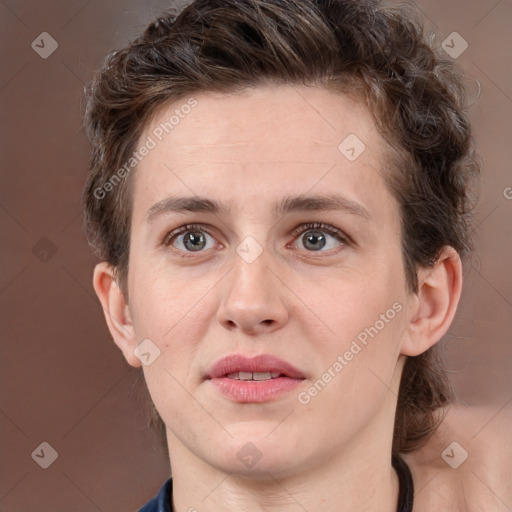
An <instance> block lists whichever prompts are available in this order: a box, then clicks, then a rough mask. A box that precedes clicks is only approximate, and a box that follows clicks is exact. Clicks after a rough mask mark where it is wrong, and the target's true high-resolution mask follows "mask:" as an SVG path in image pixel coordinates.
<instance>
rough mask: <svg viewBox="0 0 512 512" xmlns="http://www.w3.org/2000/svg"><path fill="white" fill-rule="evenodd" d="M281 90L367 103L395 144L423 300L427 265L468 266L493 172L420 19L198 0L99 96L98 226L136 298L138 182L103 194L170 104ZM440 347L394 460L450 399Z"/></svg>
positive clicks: (121, 59) (401, 408) (280, 0)
mask: <svg viewBox="0 0 512 512" xmlns="http://www.w3.org/2000/svg"><path fill="white" fill-rule="evenodd" d="M272 84H298V85H315V86H323V87H325V88H328V89H329V90H332V91H338V92H342V93H347V94H354V95H356V96H357V97H358V98H359V99H360V100H361V101H363V102H364V103H365V104H366V105H367V107H368V109H369V111H370V112H371V113H372V114H373V116H374V118H375V122H376V124H377V127H378V129H379V131H380V133H381V135H382V136H383V137H384V138H385V139H386V140H387V141H388V142H389V143H390V146H391V147H392V148H394V156H393V157H392V158H391V159H390V163H389V164H388V167H390V168H391V169H390V170H389V172H387V173H386V175H385V176H386V179H387V184H388V186H389V188H390V190H391V191H392V193H393V194H394V196H395V197H396V199H397V201H398V203H399V205H400V208H401V217H402V233H401V236H402V246H403V255H404V267H405V274H406V277H407V283H408V284H409V287H410V290H411V291H417V287H418V282H417V270H418V268H420V267H429V266H431V265H433V264H434V263H435V262H436V260H437V258H438V257H439V254H440V252H441V250H442V249H443V248H444V247H445V246H451V247H453V248H454V249H455V250H456V251H457V252H458V253H459V254H460V256H461V257H462V259H463V261H464V259H465V258H466V256H467V255H468V254H469V252H470V249H471V240H470V228H469V213H470V210H471V207H472V204H473V199H474V194H472V190H473V189H472V187H471V186H470V185H471V183H472V182H473V178H474V177H476V175H477V174H478V169H479V166H478V163H477V162H478V161H477V157H476V156H475V153H474V150H473V144H472V136H471V130H470V125H469V122H468V119H467V116H466V115H465V113H464V109H465V102H466V97H467V96H466V92H465V87H464V81H463V78H462V75H461V73H460V72H459V71H458V68H457V67H456V66H454V64H453V62H451V61H450V59H448V58H447V57H444V56H442V55H441V51H438V50H436V49H434V48H433V45H431V44H430V43H429V42H428V41H426V39H425V37H424V34H423V28H422V26H421V23H420V22H418V21H417V20H416V19H415V17H413V16H411V15H410V14H409V13H406V14H404V13H403V11H401V10H398V9H392V8H389V7H386V8H384V7H382V6H380V5H379V3H378V2H375V1H371V0H196V1H194V2H193V3H192V4H190V5H188V6H187V7H186V8H184V9H183V10H182V11H181V12H173V13H168V14H165V15H163V16H161V17H159V18H158V19H157V20H155V21H154V22H153V23H151V24H150V25H149V26H148V27H147V28H146V30H145V32H144V34H143V35H141V36H140V37H138V38H137V39H136V40H135V41H134V42H133V43H131V44H130V45H128V46H127V47H125V48H123V49H121V50H119V51H116V52H113V53H111V54H110V55H109V56H108V57H107V58H106V60H105V62H104V64H103V67H102V69H101V70H100V71H99V72H98V73H97V75H96V77H95V79H94V80H93V82H92V83H91V85H90V87H89V89H88V101H87V109H86V120H85V128H86V132H87V135H88V137H89V139H90V141H91V144H92V161H91V170H90V173H89V176H88V180H87V184H86V186H85V190H84V211H85V224H86V229H87V232H88V235H89V239H90V242H91V244H92V245H93V246H94V247H96V249H97V251H98V253H99V256H100V257H101V258H102V259H103V260H105V261H107V262H109V263H110V264H111V265H112V266H113V267H114V268H115V269H116V271H117V272H118V274H119V279H120V283H121V286H123V290H124V292H125V293H126V294H127V290H126V287H125V283H126V276H127V272H128V255H129V244H130V239H129V234H130V221H131V191H130V183H131V181H132V179H130V176H128V177H127V178H126V179H123V180H121V181H120V183H118V184H115V186H113V187H108V189H109V193H106V194H104V193H103V192H104V191H105V190H106V188H105V186H106V183H107V182H109V180H111V179H112V175H113V173H114V171H115V170H116V169H120V168H121V167H122V166H123V164H124V163H125V162H126V161H128V159H129V158H130V157H131V156H132V154H133V152H134V149H135V147H136V144H137V142H138V140H139V138H140V135H141V133H142V130H143V129H144V128H145V127H146V126H147V125H148V122H149V121H150V119H151V118H152V116H154V115H155V113H156V112H157V110H158V109H159V108H161V107H163V106H164V105H165V104H168V103H170V102H176V101H178V100H184V99H186V98H187V97H190V96H191V95H193V94H197V93H200V92H202V91H216V92H221V93H230V92H231V93H233V92H237V91H241V90H244V89H246V88H251V87H258V86H262V85H272ZM110 189H112V190H111V191H110ZM98 190H100V191H103V192H102V193H98ZM98 196H104V197H98ZM438 350H439V349H438V346H437V345H435V346H434V347H432V348H430V349H429V350H427V351H426V352H425V353H423V354H421V355H419V356H417V357H409V358H408V359H407V361H406V364H405V367H404V371H403V374H402V380H401V383H400V392H399V397H398V404H397V411H396V419H395V430H394V439H393V452H394V453H397V452H407V451H411V450H414V449H416V448H418V447H420V446H421V445H422V444H423V443H425V441H426V440H427V439H428V437H429V436H430V435H431V434H432V433H433V432H434V431H435V429H436V427H437V425H438V424H439V423H440V421H441V419H442V418H441V417H439V415H438V414H437V413H438V412H440V411H441V409H442V406H444V405H447V404H448V403H449V402H450V399H451V394H452V391H451V387H450V385H449V382H448V380H447V378H446V375H445V372H444V371H443V368H442V365H441V361H440V357H439V354H438ZM153 413H154V421H155V423H156V426H157V428H158V429H159V430H160V432H162V433H164V432H165V429H164V425H163V422H162V420H161V419H160V417H159V416H158V413H157V412H156V411H155V410H154V408H153ZM164 444H165V441H164Z"/></svg>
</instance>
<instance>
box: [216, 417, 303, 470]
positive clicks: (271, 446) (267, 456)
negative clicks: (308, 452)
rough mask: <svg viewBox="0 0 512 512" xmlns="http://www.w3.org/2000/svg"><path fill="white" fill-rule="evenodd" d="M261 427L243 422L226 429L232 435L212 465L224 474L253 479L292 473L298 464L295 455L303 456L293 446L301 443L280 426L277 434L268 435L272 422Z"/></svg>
mask: <svg viewBox="0 0 512 512" xmlns="http://www.w3.org/2000/svg"><path fill="white" fill-rule="evenodd" d="M264 427H265V428H261V424H260V425H258V426H256V425H253V426H249V425H248V424H247V423H245V424H243V425H237V429H236V431H235V430H234V429H232V428H228V430H229V431H230V432H231V433H232V434H233V438H231V439H230V441H229V444H228V445H227V446H224V447H223V449H222V450H221V451H220V452H219V453H217V456H218V457H216V459H217V460H216V461H215V462H214V463H213V464H212V465H214V466H216V467H217V468H218V469H220V470H221V471H223V472H225V473H232V474H233V475H238V476H239V477H241V478H251V479H256V480H269V479H272V477H274V478H277V477H278V476H286V475H288V474H291V473H293V472H294V470H296V468H297V465H298V464H299V460H298V454H299V453H300V455H301V458H303V457H304V455H305V454H304V451H303V450H301V451H300V452H299V451H298V449H297V447H298V446H301V445H302V446H304V443H301V442H299V440H296V439H293V438H292V437H291V436H290V435H289V433H288V432H286V431H285V430H284V429H283V430H282V435H280V436H279V435H278V434H277V431H276V432H274V433H273V434H272V435H271V436H269V433H270V432H272V429H275V428H276V425H275V424H273V425H272V427H270V428H269V424H268V423H267V422H265V424H264ZM298 452H299V453H298ZM212 462H213V461H212Z"/></svg>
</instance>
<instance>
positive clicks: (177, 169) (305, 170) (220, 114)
mask: <svg viewBox="0 0 512 512" xmlns="http://www.w3.org/2000/svg"><path fill="white" fill-rule="evenodd" d="M149 140H151V141H152V142H151V146H153V148H152V149H151V150H150V151H149V152H148V154H147V156H145V157H144V158H143V159H142V160H141V162H140V163H139V164H138V166H137V169H136V173H135V201H134V209H136V208H137V207H138V206H142V205H141V203H144V206H146V207H147V208H149V207H150V206H151V204H153V203H155V202H157V201H160V200H162V199H165V197H167V196H170V195H181V196H183V195H188V196H190V195H200V196H212V198H213V199H217V198H220V197H224V198H227V197H228V196H229V197H230V198H231V206H232V207H233V211H236V209H237V208H240V207H242V206H244V207H248V206H249V204H250V203H251V202H252V203H254V202H257V203H258V204H261V203H262V199H264V198H268V199H269V200H270V199H271V198H273V199H274V200H273V201H270V202H271V203H273V204H275V202H276V201H275V199H277V198H278V196H283V195H290V194H304V193H305V192H306V191H307V190H310V189H311V190H312V191H313V189H314V192H315V193H323V194H325V193H327V192H333V188H334V187H336V188H338V189H340V188H341V189H343V190H341V191H342V192H345V194H346V195H347V196H349V197H352V198H354V197H356V196H357V197H359V199H362V200H366V201H368V202H370V203H371V202H372V201H375V199H376V197H377V196H379V195H380V196H387V195H388V192H387V189H386V187H385V184H384V181H383V179H382V176H381V170H382V168H383V163H384V161H385V159H386V155H387V154H388V152H389V151H388V150H389V148H388V146H387V144H386V142H385V141H384V140H383V139H382V137H381V136H380V135H379V133H378V130H377V129H376V128H375V127H374V122H373V118H372V116H371V114H370V113H369V112H368V110H367V109H366V107H365V106H364V105H363V104H362V103H361V102H359V101H357V100H356V99H354V98H352V97H350V96H347V95H345V94H342V93H336V92H332V91H328V90H326V89H324V88H317V87H305V86H290V85H283V86H272V87H262V88H256V89H249V90H246V91H244V92H243V93H237V94H221V93H213V92H203V93H200V94H197V95H195V96H193V97H192V98H185V99H182V100H179V101H176V102H173V103H172V104H169V105H166V106H165V107H162V108H160V109H159V110H158V111H157V113H156V114H155V115H154V116H153V118H152V120H151V122H150V123H149V124H148V125H147V127H146V129H145V131H144V133H143V134H142V136H141V138H140V140H139V147H141V145H144V144H147V142H148V141H149ZM242 197H243V198H244V200H243V203H244V204H242V202H240V201H237V198H238V199H240V198H242ZM384 199H388V200H389V197H384ZM149 203H151V204H149Z"/></svg>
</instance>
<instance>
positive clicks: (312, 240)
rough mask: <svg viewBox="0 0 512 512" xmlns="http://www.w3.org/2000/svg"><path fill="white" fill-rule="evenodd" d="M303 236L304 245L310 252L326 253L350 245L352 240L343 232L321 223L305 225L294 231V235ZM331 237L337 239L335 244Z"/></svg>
mask: <svg viewBox="0 0 512 512" xmlns="http://www.w3.org/2000/svg"><path fill="white" fill-rule="evenodd" d="M301 234H302V238H301V242H302V245H303V247H305V248H306V249H307V250H308V251H310V252H326V250H327V249H332V248H333V247H336V246H340V245H341V246H344V245H349V244H350V238H349V237H348V236H347V235H345V234H344V233H343V231H341V230H340V229H338V228H335V227H334V226H330V225H328V224H323V223H321V222H314V223H309V224H303V225H301V226H299V227H298V228H296V229H294V231H293V235H295V236H299V235H301ZM326 234H327V236H326ZM329 237H330V238H331V239H335V242H334V243H333V241H332V240H329ZM324 249H326V250H324Z"/></svg>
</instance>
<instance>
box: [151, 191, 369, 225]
mask: <svg viewBox="0 0 512 512" xmlns="http://www.w3.org/2000/svg"><path fill="white" fill-rule="evenodd" d="M322 210H328V211H343V212H346V213H349V214H351V215H357V216H359V217H361V218H363V219H364V220H367V221H371V220H372V217H371V215H370V212H369V211H368V210H367V209H366V208H364V206H362V205H361V204H359V203H357V202H355V201H352V200H350V199H347V198H345V197H342V196H339V195H310V196H306V195H298V196H287V197H284V198H283V199H281V200H280V201H279V202H278V203H275V204H274V205H273V207H272V214H273V215H275V216H283V215H286V214H288V213H292V212H314V211H322ZM230 211H231V208H230V206H229V205H226V204H222V203H219V202H218V201H215V200H213V199H208V198H206V197H202V196H190V197H187V196H179V197H168V198H166V199H163V200H162V201H158V202H157V203H155V204H154V205H153V206H152V207H151V208H149V210H148V211H147V212H146V222H147V223H152V222H154V221H155V219H156V218H157V217H160V216H161V215H164V214H166V213H170V212H177V213H185V212H207V213H214V214H224V215H225V214H229V213H230Z"/></svg>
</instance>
